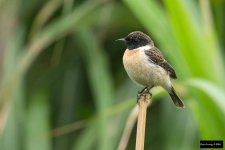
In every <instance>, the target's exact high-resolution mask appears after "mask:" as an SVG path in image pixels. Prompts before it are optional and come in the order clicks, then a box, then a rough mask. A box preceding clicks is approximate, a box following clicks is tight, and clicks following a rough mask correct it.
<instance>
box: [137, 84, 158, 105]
mask: <svg viewBox="0 0 225 150" xmlns="http://www.w3.org/2000/svg"><path fill="white" fill-rule="evenodd" d="M152 87H154V86H151V87H145V88H144V89H143V90H141V91H138V94H137V103H138V100H139V99H140V97H141V96H142V95H143V94H150V97H152V94H151V93H150V91H149V90H150V89H151V88H152Z"/></svg>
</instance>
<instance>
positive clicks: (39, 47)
mask: <svg viewBox="0 0 225 150" xmlns="http://www.w3.org/2000/svg"><path fill="white" fill-rule="evenodd" d="M0 8H1V9H0V11H1V13H0V20H1V25H0V48H1V51H0V85H1V86H0V149H1V150H20V149H21V150H24V149H25V150H36V149H37V150H39V149H41V150H51V149H54V150H62V149H63V150H67V149H68V150H71V149H73V150H78V149H79V150H90V149H91V150H93V149H97V150H113V149H117V148H118V145H119V143H120V140H121V137H122V135H123V131H124V128H125V124H126V122H127V118H128V116H129V113H130V111H131V109H132V108H134V107H135V102H136V100H135V96H136V93H137V91H138V90H140V89H141V88H140V87H137V86H136V85H134V84H133V83H132V82H131V81H130V79H129V78H128V77H127V75H126V73H125V71H124V69H123V65H122V55H123V52H124V49H125V46H123V45H121V44H120V43H116V42H115V39H118V38H121V37H124V36H126V35H127V34H128V33H129V32H131V31H135V30H141V31H143V32H146V33H148V34H149V35H151V37H152V39H154V41H155V43H156V45H157V47H159V48H160V49H161V50H162V52H163V53H164V55H165V57H166V59H167V60H168V61H169V62H170V63H171V64H172V65H173V66H174V68H175V69H176V72H177V75H178V80H177V81H174V84H175V88H176V89H177V92H178V93H179V95H180V96H181V97H182V98H183V100H184V102H185V104H186V109H182V110H180V109H179V110H178V109H176V108H175V107H174V106H173V104H172V102H171V100H170V98H169V96H168V95H166V93H165V92H164V91H163V90H162V89H160V88H156V89H154V90H153V95H154V96H153V102H152V104H151V106H150V108H149V110H148V115H147V126H146V127H147V129H146V143H145V148H146V149H159V150H175V149H187V150H188V149H199V140H201V139H206V140H210V139H211V140H213V139H214V140H218V139H221V140H225V120H224V118H225V79H224V77H225V67H224V66H225V62H224V58H225V55H224V52H225V51H224V47H225V43H224V39H225V34H224V33H225V20H224V14H225V2H224V1H222V0H211V1H210V0H198V1H194V0H174V1H172V0H161V1H157V0H143V1H135V0H123V1H113V0H95V1H93V0H86V1H81V0H77V1H74V0H49V1H44V0H29V1H28V0H7V1H6V0H1V1H0ZM131 131H132V132H131V135H130V136H127V137H126V138H128V145H127V149H134V147H135V134H136V126H134V127H133V128H132V129H131Z"/></svg>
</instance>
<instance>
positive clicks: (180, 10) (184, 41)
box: [164, 0, 223, 84]
mask: <svg viewBox="0 0 225 150" xmlns="http://www.w3.org/2000/svg"><path fill="white" fill-rule="evenodd" d="M164 2H165V6H166V8H167V10H168V13H169V17H170V19H171V23H172V27H173V30H174V33H175V35H176V38H177V40H178V42H179V45H180V47H181V52H182V54H183V56H184V58H185V59H186V60H187V61H188V64H189V66H191V70H192V73H193V75H195V76H198V77H200V76H201V77H205V78H207V79H210V80H212V81H215V82H217V83H218V84H221V81H223V76H222V75H223V74H221V70H220V69H222V68H223V67H222V66H223V64H222V63H221V62H222V61H221V57H220V51H219V49H218V47H217V46H216V45H217V43H216V40H215V38H214V37H213V35H212V34H208V36H205V33H204V30H202V26H203V25H204V22H201V23H199V24H197V23H198V20H197V19H199V18H196V17H194V16H196V15H195V14H194V12H196V10H195V9H197V8H194V7H192V6H193V5H192V3H193V1H179V0H176V5H174V2H172V1H169V0H165V1H164ZM208 43H211V44H208ZM190 58H191V59H190ZM205 60H207V61H205ZM220 67H222V68H220ZM218 68H220V69H218ZM209 70H210V72H213V74H212V73H209ZM222 70H223V69H222Z"/></svg>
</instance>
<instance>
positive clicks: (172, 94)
mask: <svg viewBox="0 0 225 150" xmlns="http://www.w3.org/2000/svg"><path fill="white" fill-rule="evenodd" d="M169 94H170V97H171V98H172V100H173V103H174V104H175V105H176V106H177V107H179V108H184V103H183V102H182V100H181V99H180V98H179V97H178V96H177V94H176V91H175V90H174V88H173V87H171V89H170V91H169Z"/></svg>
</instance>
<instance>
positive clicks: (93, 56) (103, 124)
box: [78, 28, 114, 150]
mask: <svg viewBox="0 0 225 150" xmlns="http://www.w3.org/2000/svg"><path fill="white" fill-rule="evenodd" d="M78 33H79V36H80V39H81V42H80V43H82V44H81V45H80V46H81V47H82V49H83V50H82V52H83V56H84V59H85V61H86V64H87V72H88V77H89V80H90V84H91V88H92V92H93V94H94V97H95V103H96V106H97V113H98V114H99V116H100V118H101V119H100V122H99V125H98V128H99V131H100V133H99V137H98V138H99V149H100V150H104V149H110V148H113V146H112V145H111V140H112V139H111V136H109V130H108V129H109V127H108V126H109V125H110V124H109V122H110V120H109V119H107V118H105V117H104V116H105V114H104V111H106V110H107V109H109V107H110V106H111V104H112V101H113V95H114V90H113V82H112V77H111V75H110V72H109V66H108V62H107V58H106V55H105V54H104V53H103V50H101V48H100V47H99V45H98V44H97V41H96V38H95V36H94V35H93V33H92V32H91V31H90V29H88V28H83V29H81V30H80V31H79V32H78Z"/></svg>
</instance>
